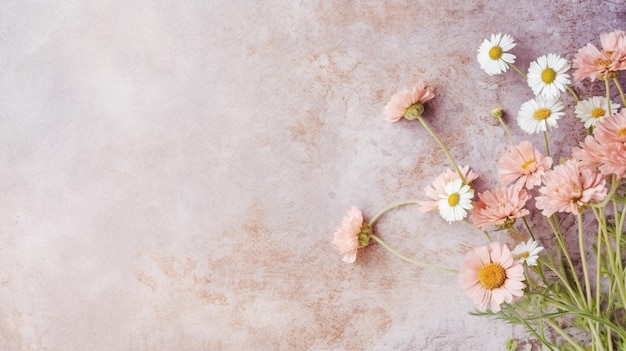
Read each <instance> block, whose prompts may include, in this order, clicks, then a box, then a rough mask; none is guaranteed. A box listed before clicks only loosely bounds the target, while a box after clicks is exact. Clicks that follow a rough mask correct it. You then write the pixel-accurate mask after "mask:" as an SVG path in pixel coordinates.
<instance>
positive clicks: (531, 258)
mask: <svg viewBox="0 0 626 351" xmlns="http://www.w3.org/2000/svg"><path fill="white" fill-rule="evenodd" d="M541 250H543V247H541V246H539V242H537V241H535V240H533V239H529V240H528V241H527V242H523V241H522V242H521V243H519V244H517V246H516V247H515V249H514V250H513V251H511V253H512V254H513V257H515V258H516V259H518V260H519V262H520V263H524V262H526V265H527V266H536V265H537V259H538V258H539V252H541Z"/></svg>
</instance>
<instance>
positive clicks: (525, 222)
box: [522, 217, 535, 240]
mask: <svg viewBox="0 0 626 351" xmlns="http://www.w3.org/2000/svg"><path fill="white" fill-rule="evenodd" d="M522 222H524V226H525V227H526V230H528V234H530V237H531V238H532V239H533V240H535V236H534V235H533V230H532V229H531V228H530V225H528V221H527V220H526V217H522Z"/></svg>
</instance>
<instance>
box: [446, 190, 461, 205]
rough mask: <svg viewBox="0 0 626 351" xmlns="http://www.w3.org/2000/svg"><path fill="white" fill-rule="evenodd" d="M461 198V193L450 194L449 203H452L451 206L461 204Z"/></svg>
mask: <svg viewBox="0 0 626 351" xmlns="http://www.w3.org/2000/svg"><path fill="white" fill-rule="evenodd" d="M460 200H461V196H460V195H459V193H454V194H450V196H448V205H450V207H454V206H456V205H458V204H459V201H460Z"/></svg>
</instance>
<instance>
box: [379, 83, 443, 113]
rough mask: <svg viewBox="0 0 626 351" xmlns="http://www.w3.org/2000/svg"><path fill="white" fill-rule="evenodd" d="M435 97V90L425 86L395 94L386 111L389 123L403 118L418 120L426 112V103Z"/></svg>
mask: <svg viewBox="0 0 626 351" xmlns="http://www.w3.org/2000/svg"><path fill="white" fill-rule="evenodd" d="M434 97H435V93H434V91H433V88H431V87H424V86H423V85H420V86H416V87H413V89H411V90H404V91H401V92H398V93H395V94H393V96H392V97H391V100H390V101H389V102H388V103H387V105H386V106H385V109H384V111H383V112H384V114H385V117H386V118H387V120H388V121H389V122H397V121H399V120H400V119H401V118H402V117H405V118H406V119H416V118H418V117H421V116H422V113H423V112H424V103H425V102H426V101H429V100H431V99H433V98H434Z"/></svg>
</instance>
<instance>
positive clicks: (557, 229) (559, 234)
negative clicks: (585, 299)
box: [548, 215, 583, 297]
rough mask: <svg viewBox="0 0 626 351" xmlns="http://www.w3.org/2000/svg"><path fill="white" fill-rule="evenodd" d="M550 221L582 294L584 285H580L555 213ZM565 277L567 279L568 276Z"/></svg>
mask: <svg viewBox="0 0 626 351" xmlns="http://www.w3.org/2000/svg"><path fill="white" fill-rule="evenodd" d="M553 222H554V223H553ZM548 223H549V224H550V227H552V231H553V232H554V234H555V237H556V239H557V242H558V243H559V246H560V247H561V252H562V253H563V255H564V256H565V260H566V261H567V264H568V265H569V269H570V272H571V276H572V277H573V278H574V283H576V287H577V288H578V292H580V293H581V294H582V292H583V289H582V286H581V285H580V279H578V275H577V274H576V268H574V263H572V259H571V257H570V256H569V251H568V250H567V246H566V245H565V240H564V239H563V233H562V232H561V228H560V226H559V222H558V219H557V218H556V216H555V215H552V216H550V217H549V218H548ZM564 278H565V279H566V277H564ZM573 297H582V296H580V295H578V294H576V295H573Z"/></svg>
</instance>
